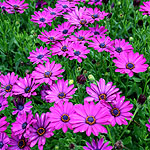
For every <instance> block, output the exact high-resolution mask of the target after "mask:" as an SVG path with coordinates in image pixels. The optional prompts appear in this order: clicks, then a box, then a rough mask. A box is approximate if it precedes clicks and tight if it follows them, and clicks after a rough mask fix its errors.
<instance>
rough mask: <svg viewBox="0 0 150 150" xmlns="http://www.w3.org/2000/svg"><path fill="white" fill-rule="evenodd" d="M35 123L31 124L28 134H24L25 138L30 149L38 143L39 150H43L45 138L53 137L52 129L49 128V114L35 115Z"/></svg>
mask: <svg viewBox="0 0 150 150" xmlns="http://www.w3.org/2000/svg"><path fill="white" fill-rule="evenodd" d="M35 119H36V120H37V122H36V123H33V124H32V126H30V127H29V132H28V133H26V134H25V137H26V138H29V143H30V147H33V146H34V145H35V144H36V143H37V142H38V148H39V150H43V146H44V145H45V143H46V138H50V137H51V136H53V130H54V128H51V127H50V122H51V119H50V113H49V112H47V113H42V115H41V117H39V114H38V113H36V114H35Z"/></svg>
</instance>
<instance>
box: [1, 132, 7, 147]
mask: <svg viewBox="0 0 150 150" xmlns="http://www.w3.org/2000/svg"><path fill="white" fill-rule="evenodd" d="M8 144H9V137H8V135H7V134H6V133H5V132H0V150H6V149H7V148H8Z"/></svg>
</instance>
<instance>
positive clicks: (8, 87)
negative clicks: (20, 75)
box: [5, 84, 12, 92]
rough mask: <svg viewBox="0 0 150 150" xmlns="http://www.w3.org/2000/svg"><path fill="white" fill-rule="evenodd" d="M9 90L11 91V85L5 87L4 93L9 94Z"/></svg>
mask: <svg viewBox="0 0 150 150" xmlns="http://www.w3.org/2000/svg"><path fill="white" fill-rule="evenodd" d="M11 89H12V85H11V84H8V85H6V86H5V91H6V92H11Z"/></svg>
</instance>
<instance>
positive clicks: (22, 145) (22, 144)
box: [18, 139, 26, 149]
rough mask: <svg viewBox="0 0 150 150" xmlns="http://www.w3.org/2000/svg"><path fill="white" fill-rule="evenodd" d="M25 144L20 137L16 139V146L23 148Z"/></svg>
mask: <svg viewBox="0 0 150 150" xmlns="http://www.w3.org/2000/svg"><path fill="white" fill-rule="evenodd" d="M25 146H26V143H25V140H24V139H21V140H19V141H18V147H19V148H21V149H23V148H24V147H25Z"/></svg>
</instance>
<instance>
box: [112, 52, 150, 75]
mask: <svg viewBox="0 0 150 150" xmlns="http://www.w3.org/2000/svg"><path fill="white" fill-rule="evenodd" d="M113 62H114V63H115V66H116V67H118V68H117V69H116V70H115V72H120V73H122V74H125V73H127V74H128V75H129V77H132V76H133V73H139V72H145V71H146V70H147V68H148V66H149V65H148V64H144V63H145V62H146V59H145V58H144V57H143V54H141V55H139V53H138V52H137V53H133V51H131V52H130V53H121V54H120V55H119V56H118V57H117V59H114V60H113Z"/></svg>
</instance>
